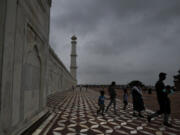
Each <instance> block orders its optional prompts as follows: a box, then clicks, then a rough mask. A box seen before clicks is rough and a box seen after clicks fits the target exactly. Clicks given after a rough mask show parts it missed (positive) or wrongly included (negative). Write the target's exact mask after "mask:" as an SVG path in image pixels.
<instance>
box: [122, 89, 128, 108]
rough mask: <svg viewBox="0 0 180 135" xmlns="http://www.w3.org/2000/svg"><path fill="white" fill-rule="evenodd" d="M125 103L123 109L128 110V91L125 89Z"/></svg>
mask: <svg viewBox="0 0 180 135" xmlns="http://www.w3.org/2000/svg"><path fill="white" fill-rule="evenodd" d="M123 103H124V107H123V109H124V110H126V107H127V105H128V92H127V89H124V95H123Z"/></svg>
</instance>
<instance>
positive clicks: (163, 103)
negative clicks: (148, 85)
mask: <svg viewBox="0 0 180 135" xmlns="http://www.w3.org/2000/svg"><path fill="white" fill-rule="evenodd" d="M165 79H166V73H160V74H159V80H158V81H157V83H156V85H155V88H156V94H157V100H158V103H159V107H160V108H159V110H158V111H157V112H155V113H154V114H151V115H149V116H148V118H147V119H148V121H149V122H151V119H152V118H153V117H157V116H159V115H161V114H164V122H163V124H164V125H166V126H170V127H171V126H172V125H171V124H170V123H168V118H169V114H170V108H169V107H170V103H169V102H168V97H167V93H166V92H164V89H165V85H164V82H163V81H164V80H165Z"/></svg>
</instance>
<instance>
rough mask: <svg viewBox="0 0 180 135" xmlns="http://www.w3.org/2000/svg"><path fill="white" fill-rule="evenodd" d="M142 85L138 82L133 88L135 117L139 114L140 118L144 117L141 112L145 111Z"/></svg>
mask: <svg viewBox="0 0 180 135" xmlns="http://www.w3.org/2000/svg"><path fill="white" fill-rule="evenodd" d="M141 85H142V84H141V82H139V81H136V82H135V83H134V86H133V87H132V100H133V110H134V112H133V116H136V112H138V115H139V117H144V116H143V115H142V114H141V112H142V111H143V110H145V107H144V101H143V97H142V89H141Z"/></svg>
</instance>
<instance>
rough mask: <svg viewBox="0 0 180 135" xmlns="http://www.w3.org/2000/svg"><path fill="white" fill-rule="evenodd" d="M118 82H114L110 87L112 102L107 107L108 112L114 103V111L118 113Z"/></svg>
mask: <svg viewBox="0 0 180 135" xmlns="http://www.w3.org/2000/svg"><path fill="white" fill-rule="evenodd" d="M115 86H116V82H112V83H111V85H110V86H109V88H108V92H109V96H110V102H109V105H108V106H107V108H106V112H107V111H108V109H109V107H110V106H111V105H112V104H113V105H114V113H115V114H116V91H115Z"/></svg>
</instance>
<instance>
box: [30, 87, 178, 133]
mask: <svg viewBox="0 0 180 135" xmlns="http://www.w3.org/2000/svg"><path fill="white" fill-rule="evenodd" d="M98 96H99V93H97V92H95V91H93V90H87V91H86V90H83V91H79V90H76V91H67V92H63V93H57V94H55V95H52V96H50V97H49V98H48V107H49V110H50V111H51V115H50V116H49V117H48V119H47V120H46V121H44V123H43V124H42V125H41V126H40V127H39V128H38V129H37V130H36V131H35V132H34V133H33V135H134V134H137V135H180V120H179V119H170V122H171V123H172V125H173V127H172V128H170V127H166V126H164V125H163V124H162V117H158V118H156V119H153V120H152V122H151V123H148V122H147V120H146V116H147V114H149V113H152V111H151V110H148V109H147V110H146V111H145V112H144V116H145V118H140V117H133V116H132V113H133V112H132V104H129V105H128V108H127V110H125V111H124V110H123V103H122V102H121V101H120V100H117V114H116V115H115V114H114V113H113V107H112V108H110V110H109V111H108V112H107V113H105V114H104V116H102V115H100V114H99V115H97V108H98V105H97V99H98ZM108 102H109V100H107V101H106V102H105V104H106V105H107V104H108Z"/></svg>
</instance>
